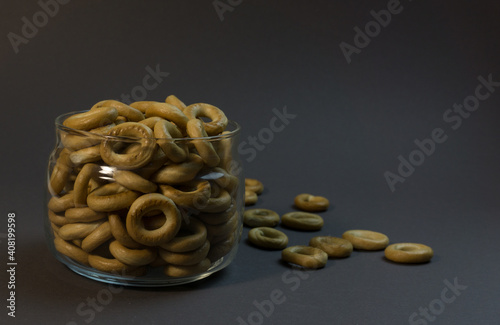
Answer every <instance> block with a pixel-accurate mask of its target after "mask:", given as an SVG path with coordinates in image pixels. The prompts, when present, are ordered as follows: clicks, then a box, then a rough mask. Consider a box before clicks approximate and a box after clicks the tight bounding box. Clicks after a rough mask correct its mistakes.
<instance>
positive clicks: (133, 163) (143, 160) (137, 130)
mask: <svg viewBox="0 0 500 325" xmlns="http://www.w3.org/2000/svg"><path fill="white" fill-rule="evenodd" d="M108 136H109V137H106V139H105V140H104V141H103V142H101V147H100V149H101V157H102V160H104V162H105V163H106V164H108V165H109V166H114V167H118V168H121V169H135V168H140V167H142V166H144V165H146V164H147V163H148V162H149V161H150V160H151V159H152V157H153V154H154V152H155V149H156V148H155V147H156V141H155V140H154V139H153V137H154V135H153V131H152V130H151V129H150V128H148V127H147V126H146V125H144V124H141V123H136V122H125V123H122V124H118V125H116V126H115V127H113V128H112V129H111V130H110V131H109V132H108ZM115 137H131V138H134V139H133V141H132V140H131V142H130V144H136V143H137V144H140V150H134V151H133V152H131V153H125V154H120V153H117V152H115V147H116V145H117V144H123V143H124V142H126V138H123V139H116V138H115Z"/></svg>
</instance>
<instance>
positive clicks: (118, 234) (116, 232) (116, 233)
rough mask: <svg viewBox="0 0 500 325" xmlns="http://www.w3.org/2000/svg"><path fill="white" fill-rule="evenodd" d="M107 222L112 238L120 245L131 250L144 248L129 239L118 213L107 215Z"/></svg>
mask: <svg viewBox="0 0 500 325" xmlns="http://www.w3.org/2000/svg"><path fill="white" fill-rule="evenodd" d="M108 221H109V225H110V226H111V234H113V237H114V238H115V239H116V240H118V241H119V242H120V244H122V245H123V246H125V247H128V248H132V249H138V248H144V245H142V244H139V243H138V242H136V241H135V240H134V239H133V238H132V237H130V235H129V234H128V232H127V229H126V228H125V224H124V223H123V221H122V218H121V216H120V215H119V214H118V213H110V214H109V215H108Z"/></svg>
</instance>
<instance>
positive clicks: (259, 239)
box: [248, 227, 288, 249]
mask: <svg viewBox="0 0 500 325" xmlns="http://www.w3.org/2000/svg"><path fill="white" fill-rule="evenodd" d="M248 240H249V241H250V242H251V243H252V244H254V245H255V246H258V247H261V248H266V249H284V248H285V247H286V246H287V245H288V236H287V235H286V234H285V233H284V232H282V231H279V230H277V229H274V228H270V227H256V228H252V229H250V231H249V232H248Z"/></svg>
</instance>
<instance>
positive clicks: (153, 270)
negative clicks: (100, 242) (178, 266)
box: [56, 247, 237, 287]
mask: <svg viewBox="0 0 500 325" xmlns="http://www.w3.org/2000/svg"><path fill="white" fill-rule="evenodd" d="M236 253H237V247H234V248H233V249H232V250H231V252H229V253H228V254H227V255H225V256H224V257H221V258H220V259H218V260H217V261H215V262H214V263H212V265H211V266H210V268H209V269H208V270H207V271H205V272H203V273H200V274H195V275H192V276H186V277H167V276H165V274H164V273H163V267H162V266H159V267H148V271H147V272H148V273H147V275H145V276H127V275H122V274H111V273H106V272H101V271H99V270H96V269H94V268H91V267H87V266H85V265H82V264H80V263H77V262H75V261H73V260H72V259H70V258H68V257H66V256H64V255H61V254H56V258H57V260H59V261H60V262H62V263H63V264H64V265H66V266H67V267H68V268H69V269H70V270H71V271H73V272H75V273H76V274H79V275H81V276H83V277H86V278H88V279H91V280H95V281H99V282H104V283H109V284H113V285H121V286H129V287H169V286H177V285H182V284H187V283H191V282H195V281H199V280H202V279H205V278H207V277H208V276H210V275H212V274H213V273H215V272H217V271H220V270H222V269H224V268H225V267H227V266H228V265H229V264H230V263H231V261H232V260H233V258H234V257H235V255H236Z"/></svg>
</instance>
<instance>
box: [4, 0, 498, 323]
mask: <svg viewBox="0 0 500 325" xmlns="http://www.w3.org/2000/svg"><path fill="white" fill-rule="evenodd" d="M222 2H224V3H227V1H226V0H223V1H222ZM239 2H240V1H234V0H233V1H232V3H233V4H236V6H234V7H233V10H232V11H227V12H225V13H224V16H223V17H224V20H221V19H220V17H219V16H218V14H217V12H216V10H215V9H214V6H213V2H212V1H211V0H207V1H160V0H157V1H153V0H148V1H134V2H132V1H127V2H126V1H118V0H110V1H70V2H69V3H67V4H64V5H60V8H59V10H58V12H57V14H55V15H54V17H51V18H50V19H49V20H48V23H47V24H45V25H44V26H42V27H40V28H39V30H38V33H37V34H36V35H35V36H34V37H33V38H30V39H27V40H28V43H27V44H20V45H19V52H18V53H17V54H16V53H15V52H14V49H13V47H12V46H11V43H10V41H9V39H8V36H7V35H8V34H9V33H10V32H12V33H15V34H17V35H22V26H23V21H22V20H21V19H22V18H23V17H27V19H28V20H29V21H32V17H33V15H34V14H36V13H37V12H39V11H40V10H41V7H40V5H39V4H37V2H36V1H22V2H21V1H14V0H4V1H2V4H1V5H0V18H1V19H0V21H1V28H0V34H1V35H3V36H2V41H1V42H0V76H1V79H0V83H1V84H0V86H1V93H2V101H1V104H2V118H1V119H0V123H1V127H0V139H1V141H2V151H3V154H2V156H1V159H2V166H3V168H2V186H1V193H0V195H1V209H0V211H1V213H2V216H1V218H0V220H2V221H1V222H0V233H5V232H6V228H7V220H6V219H7V217H6V215H7V213H8V212H12V211H14V212H15V213H16V214H17V224H16V226H17V228H16V229H17V232H16V234H17V252H16V254H17V255H16V256H17V260H18V266H17V279H16V281H17V283H16V284H17V287H16V297H17V313H16V319H15V320H14V319H12V318H10V317H7V315H6V314H7V309H6V308H5V307H2V310H3V312H2V315H1V316H0V319H1V322H2V324H14V323H16V324H68V323H69V324H75V323H76V324H87V323H91V324H111V323H113V324H118V323H120V324H164V323H175V324H238V321H237V318H238V317H241V318H242V319H244V320H246V321H248V317H249V316H254V317H256V318H255V319H254V323H259V322H258V321H259V319H258V318H257V316H255V315H256V311H258V309H257V307H256V306H255V304H254V302H262V301H264V300H267V299H269V298H270V295H271V294H272V293H273V292H276V291H275V290H280V291H281V292H282V293H283V295H284V297H285V298H284V299H285V301H284V302H283V303H281V304H279V305H275V306H274V309H273V310H272V312H269V313H267V315H264V316H262V317H263V323H264V324H290V323H294V324H305V323H307V324H327V323H328V324H411V322H410V317H411V315H412V314H413V313H415V312H416V313H418V312H419V308H420V307H422V308H429V306H431V307H433V309H431V311H430V313H432V310H434V313H435V314H436V315H435V316H433V318H430V319H428V320H426V319H425V318H424V317H422V316H418V317H415V319H414V321H415V322H414V324H426V323H428V324H431V323H432V324H498V323H499V322H500V321H499V319H500V312H499V310H500V276H499V274H500V261H499V255H500V254H499V251H498V247H499V246H500V239H499V236H498V233H499V230H500V227H499V226H500V221H499V208H500V203H499V202H500V201H499V200H498V197H499V190H500V188H499V186H500V185H499V184H500V182H499V181H500V172H499V171H498V162H499V158H500V155H499V151H498V141H499V135H500V132H499V127H498V118H499V116H500V114H499V112H498V109H499V104H500V88H499V87H496V88H493V90H495V91H494V92H493V93H491V95H490V96H489V98H488V99H486V100H484V101H481V102H480V105H479V108H478V109H477V110H476V111H474V112H472V113H471V114H470V117H469V118H467V119H463V121H462V122H463V123H462V124H461V126H460V127H458V128H457V129H456V130H454V129H453V128H452V126H453V123H447V122H446V121H444V120H443V114H444V113H445V112H446V111H447V110H449V109H452V108H453V105H454V104H455V103H457V104H462V103H463V100H464V98H466V97H467V96H470V95H474V93H475V89H476V86H477V85H478V84H479V81H478V77H479V76H483V77H484V78H487V77H488V75H489V74H491V78H492V79H493V80H494V81H497V80H498V81H500V64H499V57H500V46H499V42H498V40H499V38H498V31H499V30H500V20H499V19H498V17H499V13H500V5H499V4H498V2H496V1H465V0H461V1H458V0H454V1H450V0H446V1H441V2H437V1H430V0H414V1H410V0H401V2H400V6H401V7H398V8H402V9H400V10H401V12H400V13H399V14H395V15H392V19H391V21H390V23H389V24H388V25H387V26H386V27H383V28H381V30H380V32H379V33H378V35H376V36H375V37H373V38H372V39H371V42H370V43H369V44H368V46H366V47H364V48H362V49H361V52H360V53H358V54H353V55H352V56H351V59H352V61H351V63H347V61H346V58H345V57H344V55H343V54H342V51H341V49H340V43H341V42H346V43H349V44H351V45H352V44H353V38H354V36H355V31H354V28H355V27H356V26H358V27H360V28H362V29H363V28H364V26H365V24H367V23H368V22H369V21H372V20H373V17H372V16H371V14H370V11H372V10H375V11H376V12H378V11H380V10H382V9H386V8H387V3H388V2H387V1H379V0H377V1H326V0H325V1H318V0H316V1H284V0H282V1H248V0H245V1H242V2H241V3H240V4H238V3H239ZM157 65H159V69H160V70H161V71H162V72H165V73H169V75H168V77H165V78H164V79H163V80H162V82H161V83H159V84H158V86H157V87H156V88H155V89H153V90H150V91H148V92H147V99H150V100H163V99H164V98H165V97H166V96H167V95H169V94H175V95H177V96H178V97H179V98H181V99H182V100H184V101H185V102H186V103H194V102H208V103H211V104H214V105H216V106H218V107H220V108H222V109H223V110H224V111H225V112H226V113H227V115H228V116H229V118H231V119H233V120H236V121H238V122H239V123H240V124H241V125H242V127H243V131H242V138H241V140H242V141H248V137H250V136H255V137H257V138H259V134H261V135H263V133H259V132H265V131H262V130H263V129H264V128H266V127H269V123H270V121H271V119H272V118H273V116H274V113H273V108H276V109H277V110H278V111H282V110H283V108H284V107H285V106H286V108H287V111H288V112H289V113H291V114H295V115H296V117H295V118H294V119H291V120H290V122H289V124H288V125H287V126H286V127H285V128H284V129H283V130H282V131H281V132H277V133H275V134H274V137H273V139H272V141H269V143H267V144H265V148H264V149H263V150H260V151H256V152H257V155H256V157H255V159H253V160H252V161H249V160H250V154H248V153H246V154H244V155H242V158H243V160H244V167H245V175H246V176H247V177H253V178H258V179H260V180H262V181H263V182H264V184H265V186H266V190H265V192H264V193H263V195H262V196H261V197H260V198H259V203H258V204H257V205H256V207H266V208H270V209H274V210H276V211H277V212H279V213H280V214H283V213H285V212H288V211H291V210H292V202H293V198H294V196H295V195H296V194H299V193H302V192H310V193H313V194H318V195H324V196H327V197H328V198H329V199H330V200H331V202H332V203H333V206H332V207H331V208H330V209H329V210H328V211H327V212H324V213H322V214H321V215H322V216H323V217H324V219H325V226H324V228H323V229H322V230H321V231H319V232H315V233H301V232H297V231H292V230H285V231H286V233H287V234H288V235H289V238H290V244H306V243H307V242H308V241H309V239H310V238H311V237H312V236H316V235H319V234H322V235H333V236H340V235H341V234H342V233H343V232H344V231H345V230H348V229H353V228H361V229H371V230H376V231H380V232H383V233H385V234H387V235H388V236H389V237H390V239H391V242H406V241H409V242H420V243H425V244H427V245H430V246H432V247H433V248H434V251H435V257H434V258H433V260H432V262H431V263H429V264H425V265H414V266H406V265H398V264H394V263H390V262H388V261H386V260H384V258H383V252H354V253H353V254H352V256H351V257H349V258H347V259H343V260H329V261H328V263H327V266H326V267H325V268H324V269H321V270H317V271H309V272H307V273H299V274H290V271H293V270H294V269H292V268H290V267H288V266H286V265H284V264H282V263H280V259H279V258H280V253H279V252H269V251H261V250H258V249H256V248H254V247H251V246H249V245H248V244H247V242H246V237H247V233H248V229H246V228H245V229H244V232H243V240H242V242H241V244H240V251H239V253H238V255H237V257H236V259H235V260H234V262H233V263H232V264H231V265H230V266H229V267H228V268H227V269H225V270H223V271H221V272H219V273H218V274H215V275H213V276H211V277H210V278H208V279H206V280H203V281H201V282H199V283H196V284H191V285H185V286H179V287H173V288H161V289H133V288H125V289H123V290H121V291H120V292H119V293H115V294H113V295H112V300H111V301H110V302H109V301H108V302H109V303H108V304H107V305H105V306H103V307H102V308H101V307H100V306H101V305H99V308H98V311H95V315H94V316H95V317H94V318H93V319H90V318H91V317H90V316H91V315H90V314H89V313H88V312H89V310H91V308H89V307H85V308H82V309H80V311H78V310H79V309H78V308H79V306H80V308H81V305H82V304H83V305H85V304H86V302H88V300H87V299H97V298H99V297H100V298H102V297H104V298H106V297H107V296H106V295H105V294H106V291H105V290H107V289H108V286H107V285H106V284H101V283H98V282H94V281H91V280H87V279H85V278H83V277H80V276H78V275H76V274H74V273H72V272H71V271H69V270H68V269H66V268H65V267H64V266H63V265H62V264H60V263H58V262H56V260H55V259H54V258H53V257H52V256H51V255H50V253H49V251H48V249H47V248H46V244H45V239H44V234H43V223H42V219H43V218H44V207H43V206H44V204H45V202H44V191H45V178H44V177H45V168H46V161H47V158H48V155H49V153H50V151H51V150H52V147H53V146H54V141H55V138H54V126H53V120H54V119H55V117H56V116H57V115H59V114H62V113H65V112H68V111H74V110H82V109H88V108H89V107H91V106H92V105H93V104H94V103H95V102H97V101H99V100H102V99H108V98H114V99H120V96H121V94H122V93H130V92H131V90H132V89H133V88H134V87H136V86H140V85H141V84H142V80H143V78H144V76H145V75H146V74H147V72H146V70H145V69H146V67H148V66H150V67H152V68H155V67H156V66H157ZM482 91H485V89H482ZM436 128H441V129H442V130H443V132H444V133H445V135H446V136H447V139H446V141H445V142H444V143H441V144H437V145H436V148H435V151H434V152H433V153H432V154H431V155H430V156H428V157H426V158H425V161H424V162H423V163H422V164H421V165H420V166H418V167H416V168H415V171H414V172H413V173H412V174H411V175H410V176H409V177H407V178H406V180H405V182H404V183H398V184H396V185H395V191H394V192H392V191H391V190H390V188H389V186H388V184H387V182H386V180H385V178H384V173H385V172H386V171H390V172H393V173H397V168H398V164H399V161H398V156H399V155H401V156H403V157H406V158H407V159H408V156H409V155H410V153H411V152H412V151H413V150H415V149H417V147H416V145H415V143H414V141H415V139H419V140H423V139H425V138H429V137H430V135H431V132H432V131H433V130H434V129H436ZM246 148H247V149H248V148H251V146H250V145H247V146H246ZM280 229H282V228H280ZM0 239H1V240H2V243H1V245H0V247H1V251H0V256H1V265H3V266H2V268H4V267H5V268H7V267H6V266H5V265H6V264H5V263H6V258H7V245H6V244H7V243H6V240H5V238H0ZM0 271H1V270H0ZM1 273H2V279H3V280H2V286H1V293H0V297H2V301H4V304H5V301H6V300H5V299H7V298H8V296H7V292H8V291H7V288H6V285H5V280H6V279H7V278H6V272H5V271H2V272H1ZM299 275H300V276H302V278H300V277H299ZM4 279H5V280H4ZM446 281H450V282H451V283H453V282H454V281H457V283H458V284H459V285H460V286H466V288H464V287H462V289H461V290H460V291H458V293H459V295H458V296H455V297H456V298H455V299H454V300H453V302H451V303H444V302H443V301H442V296H441V294H442V292H443V290H445V288H447V286H446V284H445V282H446ZM445 293H446V294H447V296H446V297H448V298H450V299H451V297H452V296H453V295H454V294H453V293H452V291H445ZM443 307H444V309H443ZM436 308H437V309H436ZM431 319H432V321H431ZM71 322H74V323H71Z"/></svg>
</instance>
